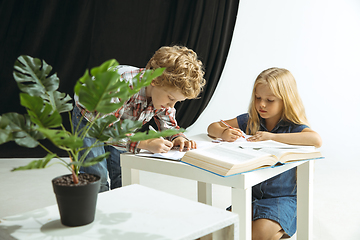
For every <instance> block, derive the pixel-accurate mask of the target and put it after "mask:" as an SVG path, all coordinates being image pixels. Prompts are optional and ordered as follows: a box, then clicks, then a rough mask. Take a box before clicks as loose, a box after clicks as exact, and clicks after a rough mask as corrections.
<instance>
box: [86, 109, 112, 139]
mask: <svg viewBox="0 0 360 240" xmlns="http://www.w3.org/2000/svg"><path fill="white" fill-rule="evenodd" d="M116 120H117V118H116V117H115V116H114V115H109V116H106V117H104V118H99V119H97V120H95V121H94V122H93V125H92V126H91V128H90V129H89V131H88V132H87V136H88V137H93V138H96V139H98V140H99V141H101V142H104V141H107V140H108V139H109V138H110V137H111V136H110V134H109V133H108V132H109V131H110V129H112V128H111V127H109V126H110V124H112V123H114V122H115V121H116Z"/></svg>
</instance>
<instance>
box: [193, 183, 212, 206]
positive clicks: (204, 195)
mask: <svg viewBox="0 0 360 240" xmlns="http://www.w3.org/2000/svg"><path fill="white" fill-rule="evenodd" d="M197 187H198V189H197V190H198V202H201V203H205V204H208V205H212V184H211V183H204V182H198V183H197Z"/></svg>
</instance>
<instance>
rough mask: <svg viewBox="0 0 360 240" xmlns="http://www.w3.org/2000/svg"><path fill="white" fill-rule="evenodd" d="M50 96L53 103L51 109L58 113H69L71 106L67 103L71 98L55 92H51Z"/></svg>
mask: <svg viewBox="0 0 360 240" xmlns="http://www.w3.org/2000/svg"><path fill="white" fill-rule="evenodd" d="M51 96H52V97H53V99H54V103H55V107H54V106H53V109H56V110H57V111H58V112H59V113H63V112H69V111H71V110H72V109H73V104H72V103H71V102H69V101H71V100H72V98H71V97H70V96H69V95H68V94H66V93H61V92H59V91H55V92H52V94H51Z"/></svg>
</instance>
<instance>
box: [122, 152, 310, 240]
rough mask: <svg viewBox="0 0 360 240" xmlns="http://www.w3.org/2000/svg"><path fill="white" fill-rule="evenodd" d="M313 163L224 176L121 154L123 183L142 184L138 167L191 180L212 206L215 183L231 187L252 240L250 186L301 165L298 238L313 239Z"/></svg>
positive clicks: (243, 235) (244, 234)
mask: <svg viewBox="0 0 360 240" xmlns="http://www.w3.org/2000/svg"><path fill="white" fill-rule="evenodd" d="M313 164H314V161H301V162H294V163H290V164H286V165H283V166H279V167H275V168H266V169H262V170H258V171H253V172H248V173H244V174H239V175H235V176H231V177H226V178H224V177H220V176H217V175H215V174H212V173H209V172H207V171H204V170H201V169H198V168H196V167H192V166H190V165H187V164H185V163H181V162H177V161H169V160H164V159H157V158H146V157H139V156H135V155H134V154H122V155H121V167H122V182H123V186H126V185H129V184H133V183H139V182H140V181H139V170H142V171H148V172H153V173H160V174H165V175H170V176H175V177H180V178H186V179H191V180H195V181H197V182H198V201H199V202H202V203H206V204H209V205H211V204H212V192H211V190H212V186H211V185H212V184H218V185H223V186H228V187H231V188H232V211H233V212H234V213H237V214H239V223H240V224H239V237H240V239H242V240H250V239H251V194H252V193H251V187H252V186H254V185H256V184H258V183H260V182H262V181H264V180H266V179H269V178H271V177H273V176H276V175H278V174H280V173H282V172H284V171H286V170H289V169H291V168H294V167H298V171H297V185H298V188H297V195H298V201H297V204H298V207H297V216H298V217H297V239H312V199H313V195H312V189H313V166H314V165H313Z"/></svg>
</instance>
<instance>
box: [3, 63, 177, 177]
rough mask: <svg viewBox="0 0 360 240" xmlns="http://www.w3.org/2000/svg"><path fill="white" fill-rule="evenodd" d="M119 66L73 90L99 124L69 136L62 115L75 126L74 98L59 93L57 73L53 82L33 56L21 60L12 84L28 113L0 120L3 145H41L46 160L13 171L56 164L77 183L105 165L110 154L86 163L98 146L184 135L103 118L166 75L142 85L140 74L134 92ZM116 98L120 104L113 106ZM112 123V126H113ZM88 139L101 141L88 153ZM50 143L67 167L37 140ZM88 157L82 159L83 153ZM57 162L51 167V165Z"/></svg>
mask: <svg viewBox="0 0 360 240" xmlns="http://www.w3.org/2000/svg"><path fill="white" fill-rule="evenodd" d="M117 65H118V62H117V61H116V60H109V61H106V62H104V63H103V64H102V65H101V66H99V67H95V68H92V69H91V70H90V72H89V71H88V70H86V71H85V74H84V75H83V76H82V77H81V78H80V79H79V80H78V81H77V83H76V84H75V88H74V92H75V93H76V95H78V96H79V102H80V103H81V104H82V105H83V106H85V107H86V108H87V109H88V110H89V111H91V112H94V113H96V118H95V120H94V121H92V122H88V124H87V126H85V127H84V128H82V129H75V130H73V127H71V131H68V130H66V129H65V127H64V125H63V123H62V117H61V115H60V114H61V113H66V112H67V113H68V115H69V119H70V123H71V111H72V109H73V104H72V103H71V100H72V98H71V97H70V96H69V95H67V94H65V93H61V92H59V91H57V89H58V88H59V82H60V80H59V78H58V77H57V75H56V73H54V74H52V75H50V76H49V74H50V72H51V71H52V67H51V66H50V65H48V64H47V63H46V62H45V61H44V60H40V59H37V58H32V57H30V56H20V57H18V59H17V60H16V61H15V64H14V73H13V75H14V79H15V81H16V82H17V85H18V87H19V89H20V90H21V91H22V93H20V103H21V105H22V106H24V107H25V108H26V110H27V114H24V115H21V114H18V113H14V112H11V113H5V114H3V115H1V116H0V144H3V143H5V142H8V141H15V142H16V143H17V144H18V145H20V146H23V147H29V148H34V147H36V146H38V145H40V146H41V147H42V148H43V149H44V150H45V151H46V152H47V155H46V156H45V157H44V158H42V159H39V160H34V161H32V162H30V163H29V164H28V165H26V166H22V167H18V168H14V169H13V170H12V171H16V170H27V169H39V168H45V167H48V166H50V165H52V164H55V163H61V164H62V165H64V166H66V167H67V168H68V169H69V170H70V171H71V172H72V175H73V180H74V182H75V183H77V176H78V174H79V169H80V167H81V166H83V167H87V166H91V165H94V164H97V163H98V162H100V161H102V160H103V159H104V158H106V157H107V156H108V153H106V154H103V155H101V156H98V157H95V158H91V159H87V160H86V161H84V160H85V157H86V155H87V154H88V153H89V151H90V149H91V148H92V147H94V146H98V145H99V144H106V142H108V141H109V140H112V141H118V140H121V139H123V138H127V137H129V138H130V139H131V140H132V141H140V140H146V139H151V138H157V137H161V136H162V137H165V136H169V135H173V134H176V133H178V132H183V131H184V129H180V130H166V131H162V132H154V131H149V132H147V133H146V132H137V133H134V131H135V130H136V129H137V128H139V127H141V125H142V123H141V122H138V121H131V120H124V121H123V122H122V123H120V122H116V123H114V122H115V120H116V118H115V116H113V115H108V116H106V117H102V115H103V114H108V113H111V112H113V111H115V110H116V109H118V108H120V107H121V106H122V105H123V104H124V102H125V101H126V100H127V99H129V98H130V97H131V96H132V95H134V94H135V93H137V92H138V91H139V90H140V89H141V88H143V87H145V86H148V85H149V84H150V83H151V81H152V80H153V79H154V78H156V77H158V76H160V75H161V74H162V72H163V71H164V69H160V68H159V69H155V70H146V71H145V72H144V73H143V76H142V78H141V80H140V74H139V75H137V76H135V77H134V79H133V81H132V86H130V85H129V83H127V82H125V81H120V75H119V74H118V73H117V72H116V71H113V70H112V69H113V68H114V67H115V66H117ZM112 98H118V99H120V101H119V102H117V103H112V102H111V101H110V100H111V99H112ZM113 123H114V124H113ZM84 137H93V138H96V139H97V141H96V142H95V143H94V145H92V146H91V147H89V148H87V149H84V148H83V147H82V145H83V139H84ZM45 138H47V139H49V140H50V141H51V142H52V143H53V144H54V145H55V146H57V147H58V148H60V149H63V150H65V151H66V152H67V153H68V155H69V157H70V159H71V162H70V163H68V162H67V161H65V160H64V159H62V158H60V157H59V156H58V155H57V154H55V153H53V152H51V151H50V150H49V149H47V148H46V147H45V146H44V145H43V144H41V143H40V142H39V140H43V139H45ZM82 150H84V151H85V154H83V156H82V157H80V158H79V152H80V151H82ZM53 159H57V160H59V161H56V162H54V163H52V164H50V162H51V161H52V160H53Z"/></svg>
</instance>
